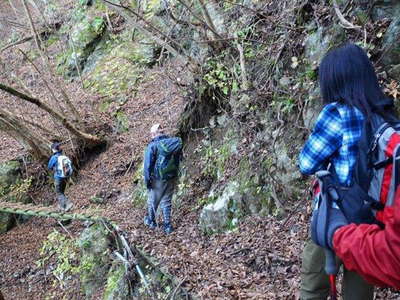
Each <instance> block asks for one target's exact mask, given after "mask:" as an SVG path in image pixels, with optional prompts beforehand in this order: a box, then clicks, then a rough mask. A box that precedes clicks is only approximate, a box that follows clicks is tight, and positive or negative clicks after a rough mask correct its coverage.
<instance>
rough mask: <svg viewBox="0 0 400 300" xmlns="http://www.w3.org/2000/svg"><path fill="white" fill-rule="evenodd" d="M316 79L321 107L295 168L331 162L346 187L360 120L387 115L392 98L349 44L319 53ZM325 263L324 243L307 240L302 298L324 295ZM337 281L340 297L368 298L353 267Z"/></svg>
mask: <svg viewBox="0 0 400 300" xmlns="http://www.w3.org/2000/svg"><path fill="white" fill-rule="evenodd" d="M319 83H320V89H321V93H322V98H323V104H324V107H323V109H322V111H321V112H320V114H319V116H318V118H317V120H316V124H315V127H314V130H313V132H312V134H311V135H310V137H309V138H308V140H307V141H306V143H305V145H304V147H303V149H302V151H301V153H300V156H299V166H300V171H301V172H302V173H303V174H306V175H312V174H314V173H316V172H317V171H319V170H321V169H326V168H327V167H328V165H329V164H330V168H329V170H330V171H331V173H332V174H334V177H335V178H336V181H337V184H338V185H340V186H342V187H351V186H352V184H353V176H354V173H355V172H354V166H355V163H356V160H357V155H359V153H358V142H359V140H360V139H361V135H362V130H363V128H364V127H363V126H364V121H366V120H370V118H371V116H372V114H373V113H374V114H378V115H380V116H381V117H382V118H385V119H391V118H392V117H393V102H392V101H390V100H389V99H387V98H386V97H385V95H384V94H383V92H382V90H381V88H380V86H379V83H378V80H377V77H376V74H375V71H374V68H373V66H372V64H371V62H370V61H369V59H368V56H367V55H366V53H365V52H364V51H363V50H362V49H361V48H360V47H358V46H356V45H354V44H347V45H344V46H342V47H340V48H337V49H334V50H331V51H330V52H329V53H328V54H327V55H326V56H325V57H324V58H323V60H322V62H321V65H320V67H319ZM360 153H361V152H360ZM349 201H351V199H349ZM354 201H356V200H354ZM324 264H325V254H324V251H323V248H321V247H319V246H317V245H316V244H315V243H314V242H313V241H311V240H309V241H307V243H306V245H305V247H304V250H303V255H302V268H301V294H300V298H301V299H326V297H327V296H328V294H329V278H328V276H327V275H326V273H325V271H324ZM342 286H343V297H344V299H345V300H347V299H363V300H364V299H365V300H367V299H373V287H372V286H371V285H369V284H367V283H366V282H365V281H364V280H363V279H362V278H361V277H360V276H359V275H358V274H356V273H354V272H350V271H348V270H346V269H344V275H343V285H342Z"/></svg>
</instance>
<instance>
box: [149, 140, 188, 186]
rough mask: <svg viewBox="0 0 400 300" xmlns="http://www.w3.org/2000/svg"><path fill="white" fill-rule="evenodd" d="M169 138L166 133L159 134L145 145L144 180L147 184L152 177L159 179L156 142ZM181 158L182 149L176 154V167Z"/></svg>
mask: <svg viewBox="0 0 400 300" xmlns="http://www.w3.org/2000/svg"><path fill="white" fill-rule="evenodd" d="M167 138H169V136H168V135H159V136H157V137H155V138H154V139H152V140H151V142H150V143H149V144H148V145H147V148H146V150H145V152H144V168H143V173H144V174H143V175H144V182H145V184H146V185H147V184H148V183H149V182H151V181H152V180H153V179H160V178H159V175H158V174H159V172H158V170H157V166H156V161H157V144H158V142H159V141H161V140H163V139H167ZM181 159H182V151H180V152H179V153H177V154H176V156H175V163H176V165H177V167H178V165H179V162H180V160H181Z"/></svg>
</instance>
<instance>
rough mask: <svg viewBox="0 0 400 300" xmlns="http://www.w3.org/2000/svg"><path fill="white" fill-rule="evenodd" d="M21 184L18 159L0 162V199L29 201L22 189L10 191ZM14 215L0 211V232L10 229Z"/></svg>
mask: <svg viewBox="0 0 400 300" xmlns="http://www.w3.org/2000/svg"><path fill="white" fill-rule="evenodd" d="M21 184H22V179H21V163H20V162H19V161H16V160H10V161H8V162H5V163H2V164H0V196H1V197H2V201H11V202H23V203H27V202H29V200H30V198H29V197H28V195H27V193H26V191H25V190H24V189H22V190H21V191H18V192H12V191H13V190H17V189H18V187H19V186H20V185H21ZM11 192H12V193H11ZM16 217H17V216H16V215H14V214H9V213H0V233H4V232H6V231H8V230H10V229H11V228H12V227H13V225H14V224H15V220H16Z"/></svg>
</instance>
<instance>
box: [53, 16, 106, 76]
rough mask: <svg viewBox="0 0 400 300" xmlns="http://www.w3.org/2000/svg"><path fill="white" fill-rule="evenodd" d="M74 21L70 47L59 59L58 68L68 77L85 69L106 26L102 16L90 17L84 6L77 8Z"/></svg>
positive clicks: (69, 42)
mask: <svg viewBox="0 0 400 300" xmlns="http://www.w3.org/2000/svg"><path fill="white" fill-rule="evenodd" d="M73 21H74V23H73V24H72V28H71V33H70V36H69V40H68V46H69V49H68V50H67V52H65V53H64V54H63V56H61V57H60V58H59V61H58V70H59V71H60V72H61V73H63V74H64V75H65V76H68V77H74V76H77V75H78V72H82V71H83V69H84V65H85V63H86V61H87V60H88V58H89V56H90V55H91V54H92V52H93V51H94V49H95V48H96V46H97V44H99V42H100V41H101V38H102V36H103V33H104V32H105V28H106V26H105V23H104V20H103V18H102V17H100V16H95V17H88V16H86V15H85V13H84V9H83V8H77V9H76V11H75V15H74V17H73Z"/></svg>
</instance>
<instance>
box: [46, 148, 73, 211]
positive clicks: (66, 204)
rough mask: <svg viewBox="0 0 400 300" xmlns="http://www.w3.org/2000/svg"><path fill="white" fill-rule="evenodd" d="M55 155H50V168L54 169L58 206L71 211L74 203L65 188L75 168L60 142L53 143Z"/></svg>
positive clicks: (52, 149)
mask: <svg viewBox="0 0 400 300" xmlns="http://www.w3.org/2000/svg"><path fill="white" fill-rule="evenodd" d="M51 151H52V152H53V155H52V156H51V157H50V160H49V163H48V166H47V167H48V169H49V170H53V171H54V186H55V189H56V195H57V201H58V207H59V208H60V209H61V210H62V211H69V210H70V209H71V208H72V206H73V204H72V202H71V201H70V200H69V199H68V198H67V197H66V196H65V194H64V193H65V188H66V186H67V180H68V178H69V177H70V176H71V175H72V172H73V168H72V163H71V160H70V159H69V158H68V157H67V156H65V155H63V154H62V149H61V147H60V143H53V144H52V145H51Z"/></svg>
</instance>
